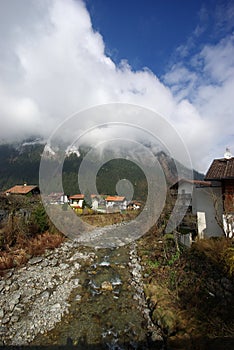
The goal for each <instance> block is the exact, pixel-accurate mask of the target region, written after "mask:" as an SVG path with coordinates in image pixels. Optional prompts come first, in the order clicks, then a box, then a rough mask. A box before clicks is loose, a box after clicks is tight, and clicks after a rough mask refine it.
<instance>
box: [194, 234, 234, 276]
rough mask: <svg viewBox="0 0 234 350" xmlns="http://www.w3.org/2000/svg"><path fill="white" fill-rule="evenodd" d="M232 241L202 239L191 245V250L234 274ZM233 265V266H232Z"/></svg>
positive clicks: (233, 242)
mask: <svg viewBox="0 0 234 350" xmlns="http://www.w3.org/2000/svg"><path fill="white" fill-rule="evenodd" d="M233 244H234V241H233V240H231V239H226V238H217V239H203V240H199V241H197V242H196V243H194V245H193V248H192V249H193V250H194V251H196V252H198V253H199V254H202V255H204V256H205V257H206V258H208V259H209V260H210V261H211V262H212V263H214V264H215V265H219V266H223V267H224V269H225V270H226V271H229V272H231V273H233V272H234V247H233ZM232 265H233V266H232Z"/></svg>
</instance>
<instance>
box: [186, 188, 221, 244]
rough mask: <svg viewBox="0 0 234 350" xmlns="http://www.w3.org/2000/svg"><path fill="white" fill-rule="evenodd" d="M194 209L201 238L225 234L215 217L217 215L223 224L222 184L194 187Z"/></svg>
mask: <svg viewBox="0 0 234 350" xmlns="http://www.w3.org/2000/svg"><path fill="white" fill-rule="evenodd" d="M192 210H193V213H194V214H197V218H198V221H197V224H198V235H199V237H200V238H209V237H220V236H223V230H222V229H221V227H220V226H219V225H218V223H217V220H216V218H215V217H216V216H217V218H218V221H219V222H220V224H222V214H223V204H222V188H221V186H220V187H200V188H194V190H193V198H192Z"/></svg>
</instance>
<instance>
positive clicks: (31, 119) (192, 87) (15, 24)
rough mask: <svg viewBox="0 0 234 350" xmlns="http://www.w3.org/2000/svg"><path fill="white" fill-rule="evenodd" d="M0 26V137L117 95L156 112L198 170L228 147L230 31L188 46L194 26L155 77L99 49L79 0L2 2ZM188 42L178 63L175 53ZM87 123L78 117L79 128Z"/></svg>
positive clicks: (48, 127)
mask: <svg viewBox="0 0 234 350" xmlns="http://www.w3.org/2000/svg"><path fill="white" fill-rule="evenodd" d="M229 6H230V11H229V12H228V13H233V4H232V3H230V4H229ZM220 18H221V16H220ZM227 20H228V18H227ZM231 20H232V21H233V19H230V18H229V23H231ZM203 24H204V23H203ZM198 29H199V30H198ZM0 30H1V38H0V115H1V128H0V139H1V140H3V141H8V140H10V141H12V140H22V139H23V138H25V137H28V136H30V135H32V134H39V135H40V136H41V137H42V138H47V137H48V136H49V135H50V134H51V132H53V131H54V129H55V128H57V127H58V125H60V124H61V123H62V122H63V121H64V119H65V118H66V117H68V116H69V115H71V114H72V113H74V112H77V111H80V110H83V109H87V108H89V107H91V106H95V105H99V104H105V103H110V102H123V103H131V104H137V105H141V106H144V107H146V108H149V109H152V110H155V111H156V112H157V113H159V114H161V115H163V116H164V117H165V118H166V120H167V121H168V123H170V124H171V125H172V126H173V127H174V128H175V129H176V130H178V132H179V133H180V135H181V137H182V139H183V140H184V142H185V144H186V145H187V147H188V150H189V152H190V154H191V157H192V161H193V164H194V167H195V168H196V169H199V170H203V171H205V170H206V169H207V165H208V164H209V163H210V161H211V160H212V159H213V158H214V157H220V156H222V154H223V150H224V149H225V147H226V146H227V145H229V146H230V148H231V149H232V148H233V149H234V143H233V130H234V118H233V110H234V99H233V96H232V95H233V90H234V65H233V57H234V36H233V34H226V33H224V35H223V37H222V38H220V39H219V40H218V41H217V42H214V41H213V42H212V43H205V44H204V45H203V46H202V47H201V48H198V49H197V50H196V51H195V52H194V44H193V45H192V44H191V42H192V41H193V42H194V39H195V37H196V35H198V34H199V31H200V32H201V30H202V28H201V27H199V28H198V27H197V28H196V31H194V34H193V37H192V39H193V40H190V41H188V42H187V43H185V44H184V45H183V47H180V53H181V54H180V55H179V56H178V57H177V62H176V63H175V64H174V65H173V66H172V67H169V68H168V72H167V73H166V74H165V75H164V77H162V78H161V79H159V78H158V77H157V76H156V75H155V74H154V73H153V72H152V71H150V69H148V68H145V69H142V70H139V71H134V70H133V69H132V67H131V66H130V65H129V64H128V62H127V61H126V60H122V61H121V62H119V63H115V62H114V61H113V60H112V58H111V57H109V56H108V55H107V54H106V48H105V42H104V39H103V37H102V35H101V33H99V32H97V31H95V30H94V29H93V27H92V22H91V18H90V14H89V13H88V11H87V9H86V6H85V3H84V2H83V1H81V0H66V1H63V0H45V1H34V0H33V1H28V0H22V1H12V0H10V1H2V2H1V3H0ZM229 33H230V32H229ZM191 48H192V49H193V52H194V54H193V55H192V56H191V53H190V56H189V59H187V61H186V62H187V63H186V64H185V63H184V61H183V60H182V56H183V57H186V55H187V56H188V52H191V50H192V49H191ZM182 52H183V55H182ZM90 125H92V120H89V119H87V120H85V121H84V122H83V125H82V130H83V131H85V130H87V129H88V128H89V127H90ZM100 132H101V130H99V133H100ZM106 132H107V130H103V137H105V135H106V134H105V133H106ZM133 132H134V131H133Z"/></svg>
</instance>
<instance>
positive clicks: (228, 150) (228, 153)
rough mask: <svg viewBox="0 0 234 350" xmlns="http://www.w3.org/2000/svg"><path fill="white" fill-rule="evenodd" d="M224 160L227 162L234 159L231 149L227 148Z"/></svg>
mask: <svg viewBox="0 0 234 350" xmlns="http://www.w3.org/2000/svg"><path fill="white" fill-rule="evenodd" d="M224 158H225V159H227V160H228V159H231V158H232V154H231V152H230V149H229V148H228V147H226V152H225V153H224Z"/></svg>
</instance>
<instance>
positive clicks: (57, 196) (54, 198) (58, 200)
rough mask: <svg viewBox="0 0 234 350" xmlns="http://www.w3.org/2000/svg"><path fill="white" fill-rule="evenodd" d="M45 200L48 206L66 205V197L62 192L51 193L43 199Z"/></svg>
mask: <svg viewBox="0 0 234 350" xmlns="http://www.w3.org/2000/svg"><path fill="white" fill-rule="evenodd" d="M45 200H46V202H47V203H48V204H58V205H59V204H60V205H62V204H66V203H68V197H67V195H65V194H64V193H62V192H59V193H57V192H52V193H50V194H49V195H48V196H46V197H45Z"/></svg>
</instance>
